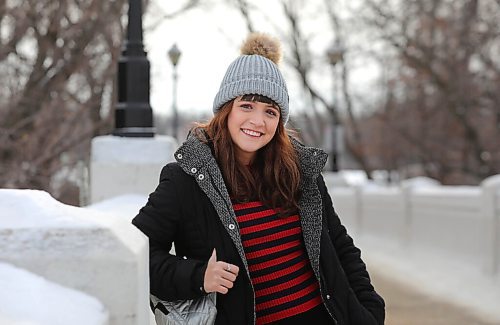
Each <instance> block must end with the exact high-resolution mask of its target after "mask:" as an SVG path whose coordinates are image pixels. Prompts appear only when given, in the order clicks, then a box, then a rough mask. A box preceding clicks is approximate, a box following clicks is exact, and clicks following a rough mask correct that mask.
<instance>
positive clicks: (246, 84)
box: [213, 33, 290, 124]
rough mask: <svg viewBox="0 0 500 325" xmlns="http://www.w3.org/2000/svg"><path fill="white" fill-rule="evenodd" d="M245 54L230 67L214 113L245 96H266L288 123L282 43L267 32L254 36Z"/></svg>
mask: <svg viewBox="0 0 500 325" xmlns="http://www.w3.org/2000/svg"><path fill="white" fill-rule="evenodd" d="M241 54H242V55H240V56H239V57H238V58H236V60H234V61H233V62H232V63H231V64H230V65H229V67H228V68H227V71H226V74H225V75H224V78H223V79H222V82H221V85H220V88H219V91H218V92H217V95H216V96H215V99H214V104H213V112H214V113H217V112H218V111H219V110H220V108H221V107H222V106H223V105H224V104H225V103H227V102H229V101H230V100H233V99H235V98H237V97H239V96H243V95H250V94H254V95H262V96H265V97H268V98H270V99H272V100H273V101H274V102H275V103H276V104H278V106H279V107H280V112H281V119H282V121H283V123H284V124H286V122H287V121H288V117H289V113H290V112H289V108H288V100H289V99H288V89H287V86H286V82H285V79H284V78H283V75H282V74H281V72H280V70H279V68H278V63H279V61H280V60H281V55H282V53H281V45H280V42H279V41H278V40H277V39H276V38H273V37H271V36H268V35H266V34H263V33H252V34H250V35H249V36H248V38H247V39H246V41H245V42H244V43H243V45H242V46H241Z"/></svg>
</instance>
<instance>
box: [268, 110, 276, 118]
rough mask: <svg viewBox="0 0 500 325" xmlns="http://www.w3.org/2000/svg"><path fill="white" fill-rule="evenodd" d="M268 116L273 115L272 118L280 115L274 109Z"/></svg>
mask: <svg viewBox="0 0 500 325" xmlns="http://www.w3.org/2000/svg"><path fill="white" fill-rule="evenodd" d="M267 114H269V115H272V116H278V113H276V111H274V110H272V109H270V110H268V111H267Z"/></svg>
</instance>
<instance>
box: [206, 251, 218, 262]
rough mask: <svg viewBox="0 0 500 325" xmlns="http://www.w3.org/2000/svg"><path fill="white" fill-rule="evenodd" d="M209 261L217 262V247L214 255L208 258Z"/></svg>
mask: <svg viewBox="0 0 500 325" xmlns="http://www.w3.org/2000/svg"><path fill="white" fill-rule="evenodd" d="M208 262H212V263H215V262H217V252H216V251H215V248H214V250H213V252H212V256H210V259H209V260H208Z"/></svg>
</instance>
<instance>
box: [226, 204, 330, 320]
mask: <svg viewBox="0 0 500 325" xmlns="http://www.w3.org/2000/svg"><path fill="white" fill-rule="evenodd" d="M233 209H234V212H235V214H236V219H237V221H238V224H239V228H240V235H241V239H242V243H243V249H244V251H245V256H246V258H247V261H248V268H249V271H250V277H251V281H252V284H253V286H254V289H255V304H256V305H255V311H256V316H257V319H256V323H257V324H268V323H272V322H276V321H278V320H280V319H284V318H287V317H291V316H294V315H297V314H300V313H304V312H307V311H308V310H311V309H312V308H314V307H316V306H318V305H319V304H321V297H320V293H319V286H318V281H317V280H316V278H315V277H314V274H313V271H312V268H311V265H310V263H309V260H308V258H307V255H306V251H305V247H304V243H303V239H302V229H301V225H300V219H299V216H298V215H293V216H289V217H286V218H281V217H279V216H278V212H279V209H269V208H267V207H266V206H264V205H263V204H262V203H261V202H258V201H254V202H247V203H233Z"/></svg>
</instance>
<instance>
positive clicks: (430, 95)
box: [361, 0, 500, 183]
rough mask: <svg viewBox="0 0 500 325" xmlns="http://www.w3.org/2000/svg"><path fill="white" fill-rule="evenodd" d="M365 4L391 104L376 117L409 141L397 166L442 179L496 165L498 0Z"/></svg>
mask: <svg viewBox="0 0 500 325" xmlns="http://www.w3.org/2000/svg"><path fill="white" fill-rule="evenodd" d="M364 8H365V10H366V11H365V12H364V13H363V15H362V17H361V19H362V20H363V21H364V22H365V23H366V26H367V28H370V29H371V30H373V31H374V32H373V37H374V38H375V39H378V40H382V41H384V43H385V44H386V47H385V49H386V52H385V53H384V56H385V58H386V60H387V62H389V61H390V62H392V64H391V65H389V66H386V73H387V74H388V75H390V77H389V78H387V80H386V81H387V82H388V84H387V86H388V87H391V88H392V90H391V91H389V92H388V94H390V97H388V100H387V101H388V102H389V101H390V103H389V104H388V103H386V104H385V105H384V106H385V107H386V108H387V107H391V109H390V110H385V111H382V112H383V113H382V114H381V115H380V114H379V118H381V120H383V121H385V123H386V124H385V125H386V127H388V128H389V129H390V130H391V132H393V134H394V136H399V137H402V138H403V139H405V141H404V142H405V143H404V145H405V146H406V147H408V146H410V147H411V149H412V150H406V151H402V150H401V151H400V154H401V159H399V161H400V164H401V166H402V165H409V164H419V165H420V166H421V169H422V170H423V172H424V173H425V174H427V175H429V176H432V177H435V178H438V179H440V180H441V181H443V182H445V183H477V182H478V181H480V180H481V179H483V178H484V177H486V176H489V175H492V174H495V173H498V172H500V156H499V155H500V144H499V142H498V141H493V140H492V139H498V138H499V136H500V131H499V127H498V126H499V125H498V116H499V107H500V101H499V95H498V94H499V90H500V83H499V81H500V74H499V67H500V60H498V49H499V44H500V28H499V27H498V24H497V20H498V14H499V13H500V10H499V7H498V3H495V2H494V1H486V0H485V1H476V0H461V1H453V2H450V1H440V0H435V1H426V2H422V1H404V2H391V3H387V2H385V1H376V0H366V1H364ZM389 85H392V86H389ZM396 117H397V118H396ZM392 144H394V142H393V143H392ZM398 145H400V146H402V145H403V143H399V144H398ZM415 153H417V154H415Z"/></svg>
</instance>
